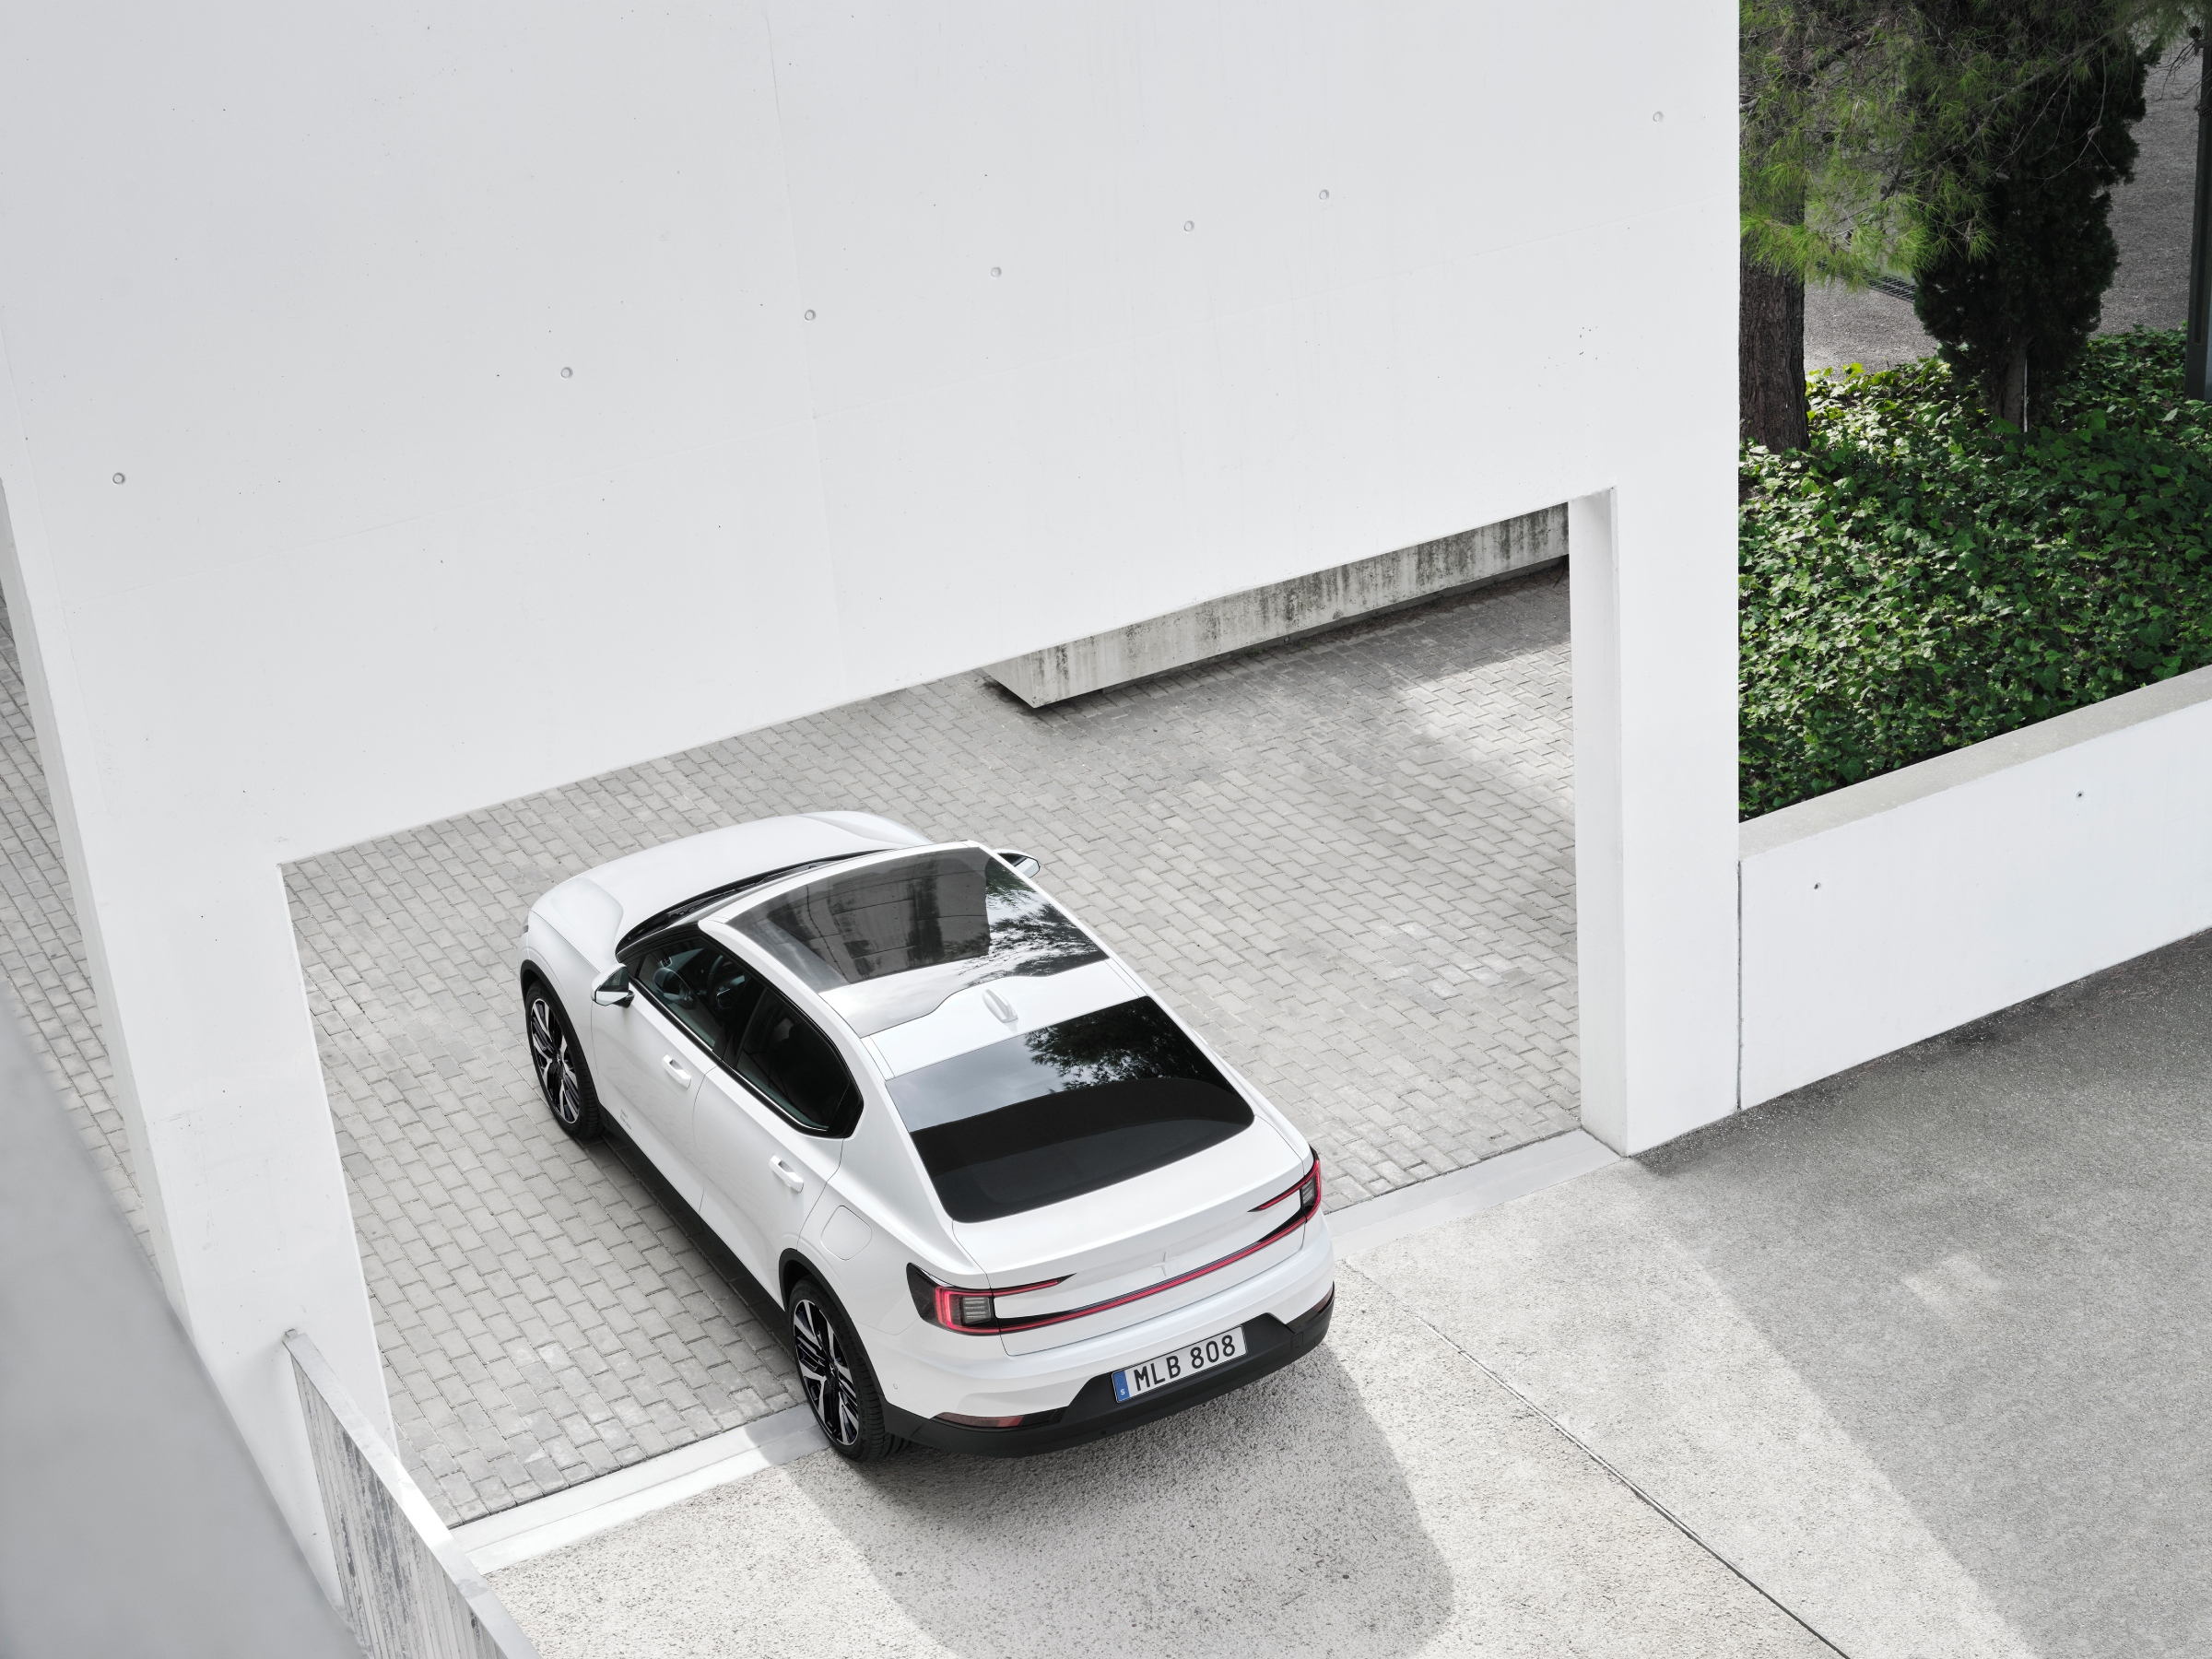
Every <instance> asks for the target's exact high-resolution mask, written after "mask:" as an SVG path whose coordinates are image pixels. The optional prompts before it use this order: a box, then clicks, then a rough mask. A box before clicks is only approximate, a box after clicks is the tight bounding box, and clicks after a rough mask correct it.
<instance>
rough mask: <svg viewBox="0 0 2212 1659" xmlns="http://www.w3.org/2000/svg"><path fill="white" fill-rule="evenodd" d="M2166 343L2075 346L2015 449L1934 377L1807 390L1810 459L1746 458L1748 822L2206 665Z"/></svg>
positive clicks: (2188, 486) (2194, 459)
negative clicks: (2040, 415) (2043, 408)
mask: <svg viewBox="0 0 2212 1659" xmlns="http://www.w3.org/2000/svg"><path fill="white" fill-rule="evenodd" d="M2182 340H2183V336H2182V334H2181V332H2180V331H2178V330H2176V331H2172V332H2163V333H2161V332H2154V331H2151V330H2147V329H2136V330H2134V331H2131V332H2130V333H2128V334H2125V335H2107V336H2105V337H2103V338H2100V339H2098V340H2095V341H2092V342H2091V343H2090V345H2089V347H2088V350H2087V351H2086V352H2085V353H2084V355H2083V357H2082V359H2081V360H2080V361H2079V363H2078V364H2077V367H2076V369H2075V371H2074V372H2073V374H2072V375H2071V376H2070V377H2069V380H2068V382H2067V384H2066V386H2065V389H2064V390H2063V391H2062V392H2061V394H2059V395H2058V396H2057V397H2055V398H2054V399H2053V402H2052V404H2051V406H2050V409H2049V419H2050V421H2051V424H2050V425H2049V426H2046V427H2039V429H2037V430H2036V431H2035V432H2034V433H2033V434H2032V435H2031V436H2029V437H2025V438H2023V437H2022V436H2021V434H2020V433H2019V432H2018V431H2017V430H2015V429H2013V428H2011V427H2010V426H2008V425H2006V423H2005V422H2003V421H2001V420H1992V419H1990V418H1987V417H1985V416H1984V415H1983V414H1982V412H1981V410H1980V406H1979V404H1978V401H1977V399H1976V398H1975V396H1974V394H1973V390H1972V388H1971V387H1969V386H1967V385H1965V384H1963V383H1961V382H1959V381H1955V380H1954V379H1953V377H1952V374H1951V371H1950V370H1949V369H1948V368H1947V366H1946V365H1945V364H1944V363H1942V362H1941V361H1940V360H1938V359H1932V358H1931V359H1924V360H1923V361H1921V362H1917V363H1912V364H1908V365H1906V366H1905V367H1903V368H1900V369H1897V370H1892V371H1887V372H1884V373H1878V374H1867V373H1864V372H1861V371H1858V370H1857V369H1855V368H1854V369H1853V370H1851V371H1847V372H1845V373H1844V374H1841V375H1832V374H1830V375H1820V376H1817V377H1815V378H1814V380H1813V381H1812V382H1811V441H1810V443H1809V444H1808V446H1807V447H1806V449H1804V450H1800V451H1794V452H1792V453H1787V454H1779V455H1778V454H1771V453H1768V452H1767V451H1766V450H1763V449H1759V448H1756V447H1747V448H1746V449H1745V450H1744V451H1743V453H1742V461H1741V474H1740V485H1739V488H1740V490H1741V496H1742V507H1741V512H1740V519H1739V523H1740V529H1739V535H1738V549H1739V566H1738V569H1739V582H1740V598H1739V606H1740V624H1741V658H1740V673H1741V684H1742V700H1741V716H1740V727H1739V743H1740V747H1739V763H1738V770H1739V793H1740V801H1739V806H1740V808H1741V811H1742V813H1743V816H1745V817H1746V818H1750V817H1754V816H1756V815H1758V814H1759V813H1763V812H1771V811H1773V810H1775V809H1776V808H1778V807H1782V806H1789V805H1791V804H1792V803H1793V802H1796V801H1802V800H1806V799H1807V798H1809V797H1811V796H1813V795H1817V794H1824V793H1826V792H1827V791H1829V790H1831V789H1837V788H1841V786H1842V785H1844V784H1847V783H1855V782H1859V781H1860V780H1861V779H1865V778H1871V777H1875V776H1877V775H1878V774H1880V773H1882V772H1887V771H1894V770H1896V769H1897V768H1898V767H1900V766H1909V765H1911V764H1912V762H1914V761H1916V760H1924V759H1928V758H1929V757H1930V756H1933V755H1939V754H1942V753H1943V752H1945V751H1946V750H1947V749H1954V748H1959V747H1964V746H1965V745H1967V744H1970V743H1979V742H1981V741H1983V739H1984V738H1989V737H1994V736H1998V735H2001V734H2003V733H2006V732H2010V731H2014V730H2017V729H2018V728H2019V727H2021V726H2024V725H2029V724H2032V723H2034V722H2036V721H2039V720H2047V719H2049V718H2050V717H2051V716H2052V715H2053V714H2060V713H2064V712H2065V711H2066V710H2068V709H2077V708H2080V707H2082V706H2083V705H2085V704H2088V703H2093V702H2097V701H2099V700H2101V699H2103V698H2107V697H2111V696H2112V695H2114V694H2115V693H2117V692H2122V691H2128V690H2133V689H2135V688H2136V687H2138V686H2147V685H2150V684H2152V683H2154V682H2156V681H2158V680H2162V679H2167V678H2170V677H2172V676H2173V675H2176V674H2181V673H2183V672H2186V671H2187V670H2189V669H2192V668H2200V667H2203V666H2205V665H2207V664H2212V550H2208V548H2207V537H2212V405H2206V404H2203V403H2198V402H2195V401H2193V400H2189V399H2185V398H2183V395H2182Z"/></svg>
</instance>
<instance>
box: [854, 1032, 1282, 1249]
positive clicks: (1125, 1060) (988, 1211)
mask: <svg viewBox="0 0 2212 1659" xmlns="http://www.w3.org/2000/svg"><path fill="white" fill-rule="evenodd" d="M888 1087H889V1088H890V1092H891V1100H892V1102H893V1103H894V1104H895V1105H896V1106H897V1107H898V1108H899V1115H900V1119H901V1120H902V1121H903V1122H904V1123H905V1124H906V1127H907V1131H908V1133H909V1134H911V1135H912V1136H913V1139H914V1147H915V1149H916V1150H917V1151H919V1152H920V1153H921V1154H922V1163H923V1167H924V1169H926V1170H928V1171H929V1176H930V1180H931V1181H932V1182H935V1185H936V1189H937V1197H938V1199H939V1201H940V1202H941V1203H943V1205H944V1206H945V1213H946V1214H947V1215H948V1216H950V1217H951V1218H953V1219H954V1220H955V1221H995V1220H997V1219H998V1218H1000V1217H1002V1216H1012V1215H1018V1214H1019V1213H1020V1212H1021V1211H1023V1210H1030V1209H1036V1208H1037V1207H1039V1206H1041V1205H1047V1204H1056V1203H1058V1202H1059V1201H1060V1200H1062V1199H1064V1198H1075V1197H1078V1196H1080V1195H1081V1194H1085V1193H1092V1192H1096V1191H1098V1189H1099V1188H1100V1187H1105V1186H1112V1184H1113V1183H1114V1182H1117V1181H1128V1180H1132V1179H1134V1178H1135V1177H1136V1176H1138V1175H1142V1174H1145V1173H1147V1171H1152V1170H1157V1169H1159V1168H1161V1167H1162V1166H1163V1165H1167V1164H1171V1163H1173V1162H1175V1161H1177V1160H1178V1159H1184V1158H1188V1157H1190V1156H1191V1155H1192V1154H1193V1153H1194V1152H1202V1151H1204V1150H1205V1149H1206V1147H1211V1146H1214V1145H1216V1144H1218V1142H1221V1141H1225V1140H1227V1139H1228V1138H1229V1137H1230V1135H1234V1134H1236V1133H1237V1132H1238V1131H1239V1130H1241V1129H1243V1128H1246V1127H1248V1126H1249V1125H1250V1124H1251V1123H1252V1108H1251V1107H1250V1106H1248V1105H1246V1104H1245V1102H1244V1098H1243V1097H1242V1096H1241V1095H1240V1094H1239V1093H1238V1092H1237V1091H1236V1090H1235V1089H1234V1088H1231V1087H1230V1082H1229V1080H1228V1079H1227V1078H1226V1077H1223V1076H1222V1075H1221V1073H1220V1072H1219V1070H1218V1068H1216V1066H1215V1065H1214V1064H1213V1062H1212V1061H1210V1060H1208V1059H1207V1058H1206V1055H1205V1054H1204V1053H1200V1052H1199V1048H1198V1045H1197V1044H1196V1043H1194V1042H1193V1041H1191V1040H1190V1038H1189V1037H1188V1036H1186V1035H1185V1034H1184V1033H1183V1030H1182V1028H1181V1027H1180V1026H1178V1025H1177V1024H1176V1023H1175V1022H1174V1021H1173V1020H1172V1019H1170V1018H1168V1015H1167V1011H1166V1010H1165V1009H1163V1008H1162V1007H1161V1006H1159V1004H1158V1003H1156V1002H1154V1001H1153V1000H1152V999H1151V998H1150V997H1139V998H1137V999H1136V1000H1135V1001H1132V1002H1125V1003H1123V1004H1121V1005H1119V1006H1115V1007H1112V1008H1103V1009H1100V1011H1099V1012H1097V1013H1095V1014H1082V1015H1078V1016H1077V1017H1076V1018H1073V1019H1064V1020H1062V1021H1061V1022H1060V1023H1059V1024H1058V1025H1052V1026H1046V1027H1045V1028H1043V1029H1042V1030H1036V1031H1030V1032H1028V1033H1026V1034H1025V1035H1022V1036H1019V1037H1009V1038H1007V1039H1006V1041H1003V1042H994V1043H990V1044H988V1045H986V1046H984V1047H982V1048H979V1049H971V1050H970V1051H969V1052H968V1053H964V1054H958V1055H955V1056H954V1057H953V1058H951V1059H949V1060H941V1061H939V1062H937V1063H936V1064H935V1065H924V1066H922V1067H921V1068H919V1069H918V1070H915V1071H911V1072H908V1073H907V1074H905V1075H904V1076H903V1077H893V1078H892V1079H891V1080H890V1083H889V1085H888Z"/></svg>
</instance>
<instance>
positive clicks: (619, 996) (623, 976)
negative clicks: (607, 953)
mask: <svg viewBox="0 0 2212 1659" xmlns="http://www.w3.org/2000/svg"><path fill="white" fill-rule="evenodd" d="M592 1000H593V1001H594V1002H595V1003H597V1004H598V1005H599V1006H601V1007H603V1008H626V1007H628V1006H629V969H627V968H618V969H616V970H615V971H613V972H612V973H610V974H608V975H607V976H606V978H605V979H603V980H601V981H600V982H598V983H597V984H596V985H594V986H593V987H592Z"/></svg>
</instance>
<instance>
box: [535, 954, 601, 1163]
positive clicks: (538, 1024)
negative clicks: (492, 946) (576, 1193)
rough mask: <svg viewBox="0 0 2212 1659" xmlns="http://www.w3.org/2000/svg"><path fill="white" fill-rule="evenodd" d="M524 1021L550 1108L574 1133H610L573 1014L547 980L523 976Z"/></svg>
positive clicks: (588, 1137)
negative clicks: (562, 1007) (572, 1022)
mask: <svg viewBox="0 0 2212 1659" xmlns="http://www.w3.org/2000/svg"><path fill="white" fill-rule="evenodd" d="M523 1025H524V1030H525V1031H526V1032H527V1033H528V1035H529V1039H530V1069H531V1070H532V1071H533V1072H535V1074H536V1075H537V1087H538V1091H539V1092H540V1093H542V1094H543V1095H544V1096H545V1097H546V1110H547V1111H548V1112H551V1113H552V1114H553V1121H554V1122H555V1123H557V1124H559V1125H560V1126H561V1128H562V1129H563V1130H564V1131H565V1132H566V1133H567V1134H568V1136H569V1138H570V1139H571V1140H580V1141H595V1140H597V1139H598V1138H599V1137H600V1136H601V1135H605V1134H606V1118H605V1117H603V1116H601V1115H600V1112H599V1091H598V1090H597V1089H596V1088H593V1087H592V1070H591V1067H590V1066H588V1065H585V1064H584V1059H583V1048H582V1044H580V1043H579V1042H578V1041H576V1032H575V1030H574V1028H573V1027H571V1025H570V1024H569V1017H568V1016H567V1015H566V1014H563V1013H562V1012H561V1011H560V999H559V997H557V996H555V995H554V994H553V991H552V987H551V986H549V985H547V983H546V982H545V981H544V980H541V979H528V980H524V982H523Z"/></svg>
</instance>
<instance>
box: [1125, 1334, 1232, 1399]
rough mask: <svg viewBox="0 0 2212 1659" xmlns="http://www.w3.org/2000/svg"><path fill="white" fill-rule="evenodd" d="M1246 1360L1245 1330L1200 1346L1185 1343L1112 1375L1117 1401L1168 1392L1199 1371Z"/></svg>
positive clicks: (1211, 1340)
mask: <svg viewBox="0 0 2212 1659" xmlns="http://www.w3.org/2000/svg"><path fill="white" fill-rule="evenodd" d="M1243 1358H1244V1327H1243V1326H1242V1325H1239V1326H1238V1327H1237V1328H1236V1329H1235V1330H1233V1331H1224V1332H1222V1333H1221V1335H1218V1336H1208V1337H1206V1338H1205V1339H1204V1340H1203V1341H1199V1342H1186V1343H1184V1344H1183V1346H1182V1347H1179V1348H1175V1349H1172V1350H1171V1351H1170V1352H1168V1353H1165V1354H1162V1355H1160V1356H1159V1358H1158V1359H1147V1360H1144V1361H1142V1362H1141V1363H1139V1364H1136V1365H1132V1366H1130V1367H1129V1368H1128V1369H1127V1370H1126V1371H1115V1372H1114V1373H1113V1397H1114V1398H1115V1399H1116V1400H1134V1399H1135V1398H1136V1396H1137V1395H1138V1394H1150V1393H1151V1392H1152V1391H1153V1390H1154V1389H1156V1388H1165V1387H1166V1386H1167V1385H1168V1384H1169V1383H1171V1382H1182V1380H1183V1379H1184V1378H1185V1377H1194V1376H1196V1375H1197V1374H1198V1373H1199V1372H1200V1371H1212V1370H1213V1369H1214V1368H1215V1367H1217V1366H1222V1365H1227V1364H1229V1363H1230V1361H1231V1360H1236V1359H1243Z"/></svg>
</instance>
